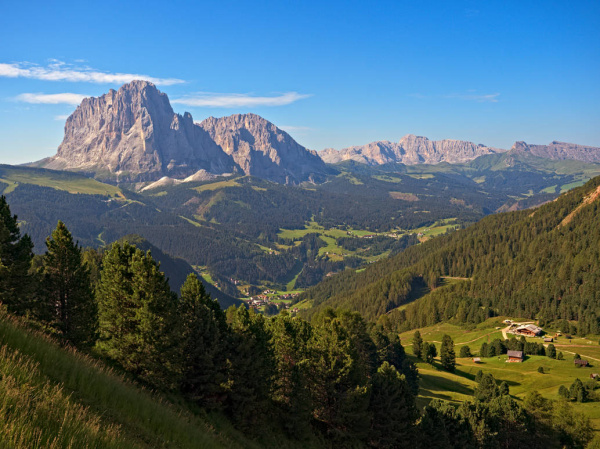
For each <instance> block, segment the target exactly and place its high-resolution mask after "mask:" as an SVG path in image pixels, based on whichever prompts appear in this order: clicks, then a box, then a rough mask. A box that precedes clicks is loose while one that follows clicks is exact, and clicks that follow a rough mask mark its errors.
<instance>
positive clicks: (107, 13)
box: [0, 0, 600, 163]
mask: <svg viewBox="0 0 600 449" xmlns="http://www.w3.org/2000/svg"><path fill="white" fill-rule="evenodd" d="M93 3H94V4H92V2H81V1H78V2H68V1H62V2H47V1H44V2H41V1H40V2H38V1H30V2H10V3H9V2H3V5H2V14H1V15H0V163H22V162H27V161H33V160H37V159H40V158H42V157H45V156H50V155H52V154H54V152H55V151H56V147H57V146H58V144H59V143H60V141H61V140H62V134H63V126H64V119H65V116H67V115H69V114H70V113H71V112H72V111H73V110H74V109H75V107H76V104H77V102H78V101H79V100H80V98H81V97H82V96H88V95H92V96H99V95H101V94H103V93H105V92H107V91H108V90H109V89H110V88H118V87H119V86H120V85H121V84H122V83H123V82H124V80H127V79H129V78H131V77H132V76H136V77H140V76H144V77H146V78H150V79H152V80H154V81H156V83H157V85H158V87H159V89H160V90H162V91H163V92H166V93H167V94H168V95H169V98H170V99H171V101H172V103H173V107H174V109H175V110H176V111H177V112H180V113H183V112H184V111H189V112H191V113H192V115H193V117H194V119H195V120H196V121H201V120H202V119H204V118H206V117H208V116H211V115H212V116H217V117H218V116H223V115H230V114H233V113H238V112H254V113H257V114H260V115H262V116H263V117H265V118H267V119H268V120H270V121H272V122H273V123H275V124H276V125H278V126H280V127H282V128H284V129H286V130H288V132H289V133H290V134H291V135H292V136H293V137H295V138H296V140H298V142H300V143H301V144H303V145H305V146H307V147H308V148H311V149H316V150H321V149H323V148H325V147H334V148H343V147H345V146H350V145H360V144H365V143H368V142H371V141H374V140H396V141H397V140H398V139H400V138H401V137H402V136H403V135H405V134H408V133H413V134H417V135H424V136H427V137H429V138H431V139H442V138H453V139H463V140H471V141H474V142H477V143H484V144H486V145H491V146H496V147H501V148H508V147H510V146H511V145H512V143H513V142H514V141H516V140H525V141H527V142H530V143H548V142H550V141H552V140H561V141H567V142H575V143H581V144H587V145H594V146H600V108H599V107H598V105H599V104H600V31H599V30H600V2H598V1H578V2H564V1H560V2H552V1H547V0H546V1H525V2H523V1H497V2H496V1H486V2H483V1H481V2H480V1H465V2H461V1H429V2H418V1H393V2H386V1H379V2H365V1H361V2H354V1H345V2H334V1H332V2H324V1H316V2H312V1H299V2H285V1H254V2H241V1H240V2H238V1H211V2H182V1H170V2H154V1H144V2H138V1H129V2H116V1H115V2H113V1H104V2H102V3H100V2H93Z"/></svg>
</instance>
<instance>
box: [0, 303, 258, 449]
mask: <svg viewBox="0 0 600 449" xmlns="http://www.w3.org/2000/svg"><path fill="white" fill-rule="evenodd" d="M220 421H225V420H220ZM219 427H224V429H223V431H219V430H217V429H215V428H214V426H212V425H210V424H208V423H207V421H205V420H203V419H202V418H200V417H198V416H195V415H193V414H191V413H189V412H187V411H186V410H184V409H183V408H180V407H177V406H176V405H173V404H171V403H168V402H166V401H164V400H161V399H160V397H159V396H158V395H154V394H152V393H150V392H148V391H146V390H143V389H141V388H140V387H139V386H137V385H135V384H133V383H131V382H129V381H127V380H126V379H124V378H123V376H121V375H118V374H116V373H115V372H114V371H113V370H111V369H108V368H106V367H105V366H104V365H103V364H102V363H101V362H99V361H96V360H94V359H92V358H90V357H87V356H85V355H82V354H80V353H78V352H76V351H73V350H68V349H65V348H61V347H60V346H59V345H57V344H56V343H55V342H53V341H52V340H51V339H50V338H48V337H45V336H44V335H42V334H39V333H36V332H32V331H30V330H26V329H25V328H24V326H23V325H22V324H20V323H19V322H18V321H17V320H15V319H13V318H11V317H9V316H8V315H7V314H6V312H5V311H4V310H3V309H0V447H11V448H12V447H16V448H27V449H30V448H42V447H43V448H73V449H75V448H77V449H79V448H145V447H152V448H158V447H173V448H182V449H185V448H213V447H249V446H250V447H258V446H257V445H255V444H254V443H252V442H250V441H249V440H247V439H245V438H244V437H243V435H241V434H239V433H238V432H236V431H235V430H234V429H232V428H231V427H228V426H227V424H226V423H225V422H222V423H221V422H219ZM227 427H228V428H227Z"/></svg>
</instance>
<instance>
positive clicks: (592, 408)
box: [400, 317, 600, 432]
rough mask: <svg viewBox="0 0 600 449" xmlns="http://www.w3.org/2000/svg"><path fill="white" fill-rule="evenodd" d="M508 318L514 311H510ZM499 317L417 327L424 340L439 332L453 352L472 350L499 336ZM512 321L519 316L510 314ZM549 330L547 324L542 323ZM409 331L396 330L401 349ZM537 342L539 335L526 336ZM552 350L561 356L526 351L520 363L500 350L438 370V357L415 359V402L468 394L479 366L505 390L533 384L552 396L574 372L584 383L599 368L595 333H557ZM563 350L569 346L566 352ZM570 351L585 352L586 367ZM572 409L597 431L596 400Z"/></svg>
mask: <svg viewBox="0 0 600 449" xmlns="http://www.w3.org/2000/svg"><path fill="white" fill-rule="evenodd" d="M513 318H514V317H513ZM503 319H505V317H501V318H491V319H489V320H487V321H486V322H484V323H481V324H480V325H478V326H477V327H474V328H472V329H465V328H462V327H460V326H456V325H453V324H449V323H440V324H437V325H435V326H429V327H426V328H422V329H419V332H421V336H422V338H423V340H424V341H428V342H435V343H437V344H436V346H438V352H439V346H440V345H439V342H440V341H441V339H442V337H443V335H444V334H448V335H450V336H451V337H452V339H453V340H454V342H455V351H456V354H457V356H458V354H459V351H460V348H461V346H463V345H465V344H467V345H468V346H469V347H470V349H471V352H472V353H475V354H476V353H477V352H478V351H479V347H480V346H481V344H482V343H483V342H491V341H493V340H494V339H495V338H502V331H501V330H498V329H496V327H502V328H504V327H505V325H504V324H503V323H502V320H503ZM515 320H516V321H520V320H519V319H516V318H515ZM547 330H548V331H549V333H553V332H552V331H553V330H550V329H547ZM413 334H414V331H410V332H404V333H402V334H401V335H400V337H401V339H402V343H403V345H404V346H405V348H406V352H407V353H408V354H409V355H410V354H412V336H413ZM531 341H537V342H541V339H539V338H537V339H531ZM555 345H556V349H557V352H560V351H562V352H563V354H564V357H565V360H562V361H561V360H553V359H550V358H548V357H545V356H528V357H527V359H526V360H525V361H524V362H523V363H506V355H503V356H500V357H491V358H483V359H482V363H474V362H473V361H472V359H470V358H469V359H459V358H457V359H456V360H457V368H456V371H455V372H454V373H448V372H446V371H443V370H442V369H441V368H440V365H439V363H438V362H439V358H438V359H437V360H436V361H435V362H434V365H433V366H431V365H429V364H427V363H423V362H422V361H419V360H417V359H414V358H413V360H414V361H415V362H417V366H418V368H419V374H420V376H421V382H420V390H419V398H418V403H419V405H420V406H424V405H425V404H427V403H428V402H429V401H430V400H431V399H442V400H446V401H450V402H455V403H456V402H462V401H465V400H468V399H469V398H470V397H471V395H472V394H473V389H474V388H475V386H476V383H475V381H474V378H475V374H477V371H479V370H482V371H483V372H486V373H488V372H489V373H492V374H493V375H494V377H495V378H496V379H497V380H498V381H506V382H507V383H508V385H509V387H510V392H511V394H512V395H513V396H515V397H517V398H521V399H522V398H523V397H524V396H525V395H526V394H527V393H528V392H529V391H533V390H537V391H538V392H539V393H540V394H541V395H542V396H544V397H546V398H549V399H558V398H559V396H558V388H559V387H560V386H561V385H565V386H566V387H567V388H568V387H569V386H570V385H571V384H572V383H573V381H574V380H575V379H577V378H579V379H581V380H582V381H583V382H584V383H585V382H586V381H587V380H588V379H589V375H590V373H596V372H599V371H600V361H598V362H595V361H594V360H593V359H592V358H597V359H598V360H600V346H599V345H598V341H597V339H573V340H572V341H571V342H568V341H566V340H565V339H559V340H558V342H557V343H555ZM568 351H569V352H568ZM570 352H578V353H579V354H580V355H581V357H582V358H584V359H585V358H588V359H589V361H590V362H592V365H594V366H593V367H592V368H576V367H575V366H574V364H573V356H572V354H570ZM540 366H541V367H543V368H544V374H541V373H538V371H537V370H538V368H539V367H540ZM573 406H574V407H575V409H577V410H579V411H581V412H583V413H585V414H586V415H587V416H588V417H589V418H590V419H591V421H592V424H593V426H594V428H595V429H596V431H597V432H600V404H599V403H597V402H588V403H584V404H580V403H573Z"/></svg>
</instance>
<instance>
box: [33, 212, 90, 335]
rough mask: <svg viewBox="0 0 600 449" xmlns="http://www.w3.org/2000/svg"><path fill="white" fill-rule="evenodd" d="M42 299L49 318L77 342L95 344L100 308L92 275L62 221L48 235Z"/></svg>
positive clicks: (63, 333)
mask: <svg viewBox="0 0 600 449" xmlns="http://www.w3.org/2000/svg"><path fill="white" fill-rule="evenodd" d="M46 246H47V248H48V249H47V251H46V253H45V254H44V257H43V268H42V292H41V298H40V300H41V301H43V303H44V305H45V309H46V310H47V311H48V317H49V318H50V322H51V323H52V324H53V325H54V326H55V327H56V328H57V330H58V331H59V332H60V333H61V335H62V336H63V337H64V338H65V339H66V340H68V341H70V342H71V343H73V344H75V345H76V346H82V345H92V344H93V343H94V341H95V335H96V329H97V309H96V303H95V301H94V297H93V294H92V290H91V287H90V275H89V271H88V270H87V268H86V267H85V266H84V265H83V264H82V259H81V248H80V247H79V245H78V244H77V243H74V242H73V237H72V235H71V233H70V232H69V230H68V229H67V227H66V226H65V224H64V223H63V222H62V221H59V222H58V224H57V226H56V229H55V230H54V231H52V235H51V236H50V237H48V238H47V239H46Z"/></svg>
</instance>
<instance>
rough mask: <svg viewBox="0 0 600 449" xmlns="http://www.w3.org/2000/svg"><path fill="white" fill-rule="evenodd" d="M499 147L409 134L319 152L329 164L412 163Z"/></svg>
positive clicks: (456, 159)
mask: <svg viewBox="0 0 600 449" xmlns="http://www.w3.org/2000/svg"><path fill="white" fill-rule="evenodd" d="M502 151H504V150H500V149H498V148H491V147H486V146H484V145H481V144H475V143H473V142H466V141H462V140H450V139H445V140H437V141H433V140H429V139H428V138H426V137H420V136H415V135H413V134H408V135H406V136H404V137H403V138H402V139H400V141H399V142H398V143H395V142H389V141H385V140H384V141H379V142H372V143H370V144H367V145H362V146H356V147H350V148H344V149H342V150H339V151H336V150H334V149H331V148H328V149H326V150H323V151H321V152H320V153H319V154H320V156H321V158H322V159H323V160H324V161H325V162H327V163H331V164H334V163H337V162H342V161H346V160H353V161H356V162H361V163H363V164H368V165H381V164H388V163H401V164H406V165H415V164H439V163H440V162H448V163H450V164H456V163H462V162H468V161H470V160H473V159H475V158H477V157H479V156H483V155H484V154H493V153H499V152H502Z"/></svg>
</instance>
